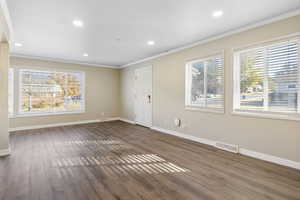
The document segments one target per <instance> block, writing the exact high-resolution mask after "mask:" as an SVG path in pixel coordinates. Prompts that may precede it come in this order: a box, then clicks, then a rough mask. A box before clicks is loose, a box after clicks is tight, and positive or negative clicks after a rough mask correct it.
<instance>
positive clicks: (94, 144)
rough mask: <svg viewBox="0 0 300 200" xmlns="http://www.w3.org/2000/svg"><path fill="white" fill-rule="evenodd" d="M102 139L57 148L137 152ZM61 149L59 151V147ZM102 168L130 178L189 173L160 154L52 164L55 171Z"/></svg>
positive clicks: (59, 143) (109, 138) (66, 143)
mask: <svg viewBox="0 0 300 200" xmlns="http://www.w3.org/2000/svg"><path fill="white" fill-rule="evenodd" d="M97 138H98V139H94V140H91V139H89V140H67V141H66V140H64V141H56V142H54V143H53V144H54V145H55V146H58V147H59V148H60V150H61V151H63V152H66V151H73V152H74V151H76V149H75V148H74V146H77V147H79V148H80V147H85V148H88V149H93V151H96V152H98V153H99V152H101V154H102V155H103V153H106V154H107V153H108V152H111V151H116V150H118V151H122V150H125V149H127V150H128V149H133V147H132V146H131V145H130V144H128V143H126V142H124V141H122V140H121V139H117V138H115V137H113V136H107V137H105V136H103V135H97ZM55 148H57V147H55ZM95 165H97V166H99V169H100V170H102V171H103V172H104V173H105V174H106V175H111V174H112V173H114V174H117V175H129V174H130V173H136V174H140V173H146V174H159V173H182V172H188V171H189V170H188V169H185V168H181V167H179V166H177V165H175V164H173V163H171V162H168V161H166V160H165V159H163V158H161V157H160V156H159V155H156V154H128V155H124V156H120V155H109V156H106V155H105V154H104V156H79V157H78V156H77V157H76V156H75V157H63V158H59V159H55V160H53V161H52V166H53V167H60V168H66V167H84V166H95Z"/></svg>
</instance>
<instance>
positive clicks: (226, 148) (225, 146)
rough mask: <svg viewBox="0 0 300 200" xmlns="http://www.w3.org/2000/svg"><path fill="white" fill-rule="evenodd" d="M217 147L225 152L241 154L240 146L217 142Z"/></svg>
mask: <svg viewBox="0 0 300 200" xmlns="http://www.w3.org/2000/svg"><path fill="white" fill-rule="evenodd" d="M215 146H216V147H217V148H219V149H222V150H224V151H230V152H232V153H238V152H239V146H238V145H233V144H226V143H222V142H216V144H215Z"/></svg>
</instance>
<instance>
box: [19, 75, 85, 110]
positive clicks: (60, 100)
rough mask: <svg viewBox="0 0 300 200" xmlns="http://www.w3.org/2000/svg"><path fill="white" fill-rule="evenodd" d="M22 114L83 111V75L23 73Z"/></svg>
mask: <svg viewBox="0 0 300 200" xmlns="http://www.w3.org/2000/svg"><path fill="white" fill-rule="evenodd" d="M20 89H21V98H20V103H21V112H22V113H58V112H70V111H80V110H83V94H82V73H65V72H40V71H39V72H38V71H22V72H21V88H20Z"/></svg>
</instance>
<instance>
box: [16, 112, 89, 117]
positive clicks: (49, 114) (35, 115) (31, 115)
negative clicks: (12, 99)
mask: <svg viewBox="0 0 300 200" xmlns="http://www.w3.org/2000/svg"><path fill="white" fill-rule="evenodd" d="M83 113H85V111H74V112H59V113H24V114H17V115H16V116H14V117H12V118H22V117H42V116H55V115H72V114H83Z"/></svg>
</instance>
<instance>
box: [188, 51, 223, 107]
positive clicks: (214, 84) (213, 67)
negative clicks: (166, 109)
mask: <svg viewBox="0 0 300 200" xmlns="http://www.w3.org/2000/svg"><path fill="white" fill-rule="evenodd" d="M187 66H188V67H189V68H188V71H187V72H188V73H189V75H188V77H189V80H188V82H189V83H190V85H189V88H188V90H187V91H188V92H187V94H186V95H188V96H187V97H189V98H188V99H189V100H190V101H189V105H191V106H197V107H204V108H224V105H223V104H224V81H223V80H224V72H223V71H224V67H223V58H222V57H221V56H215V57H212V58H207V59H203V60H199V61H194V62H192V63H191V64H189V65H187Z"/></svg>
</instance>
